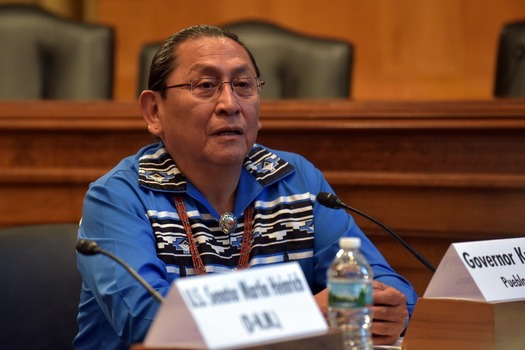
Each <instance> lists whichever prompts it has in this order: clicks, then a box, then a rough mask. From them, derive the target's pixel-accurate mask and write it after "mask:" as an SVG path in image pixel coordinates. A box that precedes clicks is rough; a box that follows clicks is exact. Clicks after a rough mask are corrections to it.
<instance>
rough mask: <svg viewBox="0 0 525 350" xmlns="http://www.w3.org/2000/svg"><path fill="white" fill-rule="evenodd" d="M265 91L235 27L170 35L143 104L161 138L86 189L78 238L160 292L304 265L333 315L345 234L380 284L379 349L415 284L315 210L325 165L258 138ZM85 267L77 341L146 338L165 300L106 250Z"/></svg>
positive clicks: (96, 343) (91, 343) (395, 330)
mask: <svg viewBox="0 0 525 350" xmlns="http://www.w3.org/2000/svg"><path fill="white" fill-rule="evenodd" d="M305 74H307V72H305ZM263 84H264V83H263V82H262V81H261V79H260V73H259V70H258V68H257V65H256V63H255V60H254V58H253V57H252V55H251V53H250V52H249V50H248V49H247V48H246V47H245V46H244V45H243V44H242V43H241V42H240V41H239V40H238V38H237V36H236V35H235V34H233V33H230V32H227V31H224V30H222V29H220V28H217V27H212V26H205V25H200V26H195V27H190V28H187V29H185V30H182V31H181V32H179V33H176V34H175V35H173V36H172V37H171V38H169V39H168V40H167V41H166V42H165V43H164V45H163V46H162V47H161V48H160V49H159V51H158V52H157V54H156V55H155V57H154V58H153V62H152V67H151V70H150V78H149V89H148V90H146V91H144V92H142V94H141V96H140V98H139V102H140V107H141V110H142V114H143V116H144V120H145V121H146V123H147V125H148V130H149V131H150V133H151V134H153V135H154V136H156V137H157V138H158V139H159V140H160V141H159V142H158V143H155V144H152V145H149V146H146V147H144V148H143V149H142V150H140V151H139V152H138V153H137V154H136V155H135V156H132V157H129V158H126V159H124V160H123V161H122V162H121V163H120V164H119V165H117V166H116V167H115V168H114V169H113V170H111V171H110V172H109V173H108V174H106V175H105V176H103V177H102V178H101V179H99V180H97V181H96V182H95V183H93V184H92V185H91V186H90V188H89V190H88V193H87V195H86V198H85V201H84V207H83V218H82V223H81V226H80V230H79V236H80V238H88V239H92V240H95V241H96V242H97V243H98V244H99V245H100V246H101V248H103V249H106V250H109V251H111V252H113V253H114V254H115V255H117V256H119V257H120V258H122V259H123V260H124V261H126V262H127V263H129V264H130V265H131V266H132V267H133V268H134V269H136V270H137V271H138V272H139V273H140V274H141V275H142V277H143V278H144V279H145V280H146V281H147V282H148V283H149V284H151V286H152V287H153V288H155V289H156V290H157V291H158V292H159V293H160V294H162V295H166V294H167V292H168V290H169V287H170V284H171V283H172V282H173V281H174V280H175V279H176V278H179V277H185V276H191V275H196V274H204V273H212V272H229V271H233V270H236V269H243V268H248V267H252V266H257V265H262V264H271V263H280V262H286V261H298V262H299V264H300V265H301V268H302V269H303V271H304V273H305V276H306V279H307V281H308V283H309V286H310V288H311V290H312V293H314V294H316V300H317V301H318V303H319V305H320V307H321V309H322V310H323V311H325V310H326V304H327V293H326V289H325V287H326V270H327V268H328V266H329V264H330V262H331V261H332V259H333V257H334V256H335V253H336V252H337V250H338V240H339V238H340V237H341V236H343V235H348V236H358V237H360V238H361V240H362V242H363V243H362V250H363V253H364V254H365V255H366V257H367V259H368V261H369V262H370V264H371V266H372V267H373V269H374V274H375V278H376V281H375V289H374V309H373V313H374V322H373V324H372V333H373V335H374V342H375V343H376V344H389V343H393V342H395V341H396V340H397V338H398V337H399V335H400V334H401V332H402V331H403V329H404V326H405V320H406V319H407V316H408V313H409V312H411V310H412V308H413V307H414V304H415V301H416V295H415V293H414V291H413V289H412V287H411V286H410V284H409V283H408V282H407V281H406V280H405V279H404V278H402V277H401V276H399V275H397V274H396V273H395V272H394V271H393V270H392V269H391V268H390V266H389V265H388V263H387V262H386V261H385V260H384V258H383V257H382V256H381V254H380V253H379V252H378V251H377V249H376V248H375V247H374V246H373V245H372V243H371V242H370V241H369V240H368V239H367V238H366V237H365V236H364V235H363V233H362V232H361V231H360V229H359V228H358V227H357V226H356V224H355V223H354V221H353V219H352V217H351V216H349V215H348V214H346V213H345V212H344V211H337V210H331V209H328V208H324V207H322V206H320V205H318V204H317V203H316V202H315V196H316V194H317V193H319V192H322V191H326V192H332V189H331V188H330V186H329V185H328V183H327V182H326V181H325V179H324V178H323V176H322V174H321V173H320V171H319V170H317V169H316V168H314V166H313V165H312V164H310V163H309V162H308V161H306V160H305V159H304V158H302V157H300V156H299V155H296V154H291V153H287V152H282V151H276V150H271V149H268V148H266V147H264V146H261V145H258V144H256V143H255V141H256V137H257V133H258V130H259V129H260V123H259V104H260V98H259V93H260V89H261V87H262V85H263ZM78 265H79V270H80V272H81V274H82V276H83V279H84V284H83V288H82V295H81V302H80V311H79V317H78V322H79V328H80V331H79V334H78V336H77V337H76V339H75V342H74V345H75V347H76V348H78V349H125V348H127V347H129V346H130V345H131V344H133V343H137V342H141V341H142V340H143V338H144V336H145V334H146V332H147V330H148V327H149V326H150V323H151V321H152V320H153V318H154V317H155V313H156V311H157V309H158V306H159V305H158V303H157V302H156V301H155V300H154V299H153V298H152V297H151V296H150V295H148V293H147V292H146V291H145V289H144V288H143V287H142V286H141V285H139V284H138V283H137V282H136V281H135V280H134V279H133V278H132V277H131V276H130V275H129V274H127V273H126V272H125V271H124V270H122V269H121V268H120V267H119V266H118V265H116V264H115V263H113V262H112V261H110V260H108V259H107V258H106V257H104V256H90V257H84V256H79V257H78ZM173 317H177V315H173ZM219 322H220V320H219Z"/></svg>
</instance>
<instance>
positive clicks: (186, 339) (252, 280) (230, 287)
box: [144, 262, 328, 349]
mask: <svg viewBox="0 0 525 350" xmlns="http://www.w3.org/2000/svg"><path fill="white" fill-rule="evenodd" d="M327 331H328V325H327V323H326V321H325V319H324V317H323V315H322V313H321V311H320V310H319V307H318V306H317V303H316V302H315V299H314V298H313V296H312V294H311V292H310V289H309V287H308V284H307V282H306V279H305V277H304V274H303V272H302V270H301V268H300V266H299V264H298V263H297V262H290V263H286V264H276V265H267V266H262V267H254V268H250V269H246V270H241V271H236V272H233V273H227V274H209V275H204V276H194V277H187V278H180V279H178V280H176V281H175V282H174V284H173V285H172V288H171V290H170V292H169V293H168V296H167V297H166V299H165V301H164V303H163V304H162V305H161V307H160V309H159V312H158V313H157V316H156V318H155V320H154V322H153V324H152V326H151V328H150V330H149V331H148V334H147V336H146V339H145V341H144V345H145V346H149V347H166V346H171V347H180V348H182V347H184V348H191V349H235V348H239V347H244V346H247V345H254V344H264V343H271V342H275V341H280V340H289V339H294V338H300V337H302V336H309V335H316V334H321V333H325V332H327Z"/></svg>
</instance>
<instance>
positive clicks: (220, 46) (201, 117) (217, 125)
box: [149, 37, 260, 172]
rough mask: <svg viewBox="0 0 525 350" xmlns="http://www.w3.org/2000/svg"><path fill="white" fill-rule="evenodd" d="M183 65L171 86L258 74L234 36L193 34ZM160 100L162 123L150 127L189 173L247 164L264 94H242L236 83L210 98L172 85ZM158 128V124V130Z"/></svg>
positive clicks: (182, 54)
mask: <svg viewBox="0 0 525 350" xmlns="http://www.w3.org/2000/svg"><path fill="white" fill-rule="evenodd" d="M177 50H178V51H177V56H178V57H179V64H178V66H177V67H176V68H175V69H174V71H173V72H172V73H171V75H170V76H169V77H168V79H167V82H166V86H170V85H175V84H182V83H189V82H191V81H192V80H193V79H195V78H217V79H219V80H220V81H223V82H224V81H228V82H229V81H232V79H236V78H241V77H254V76H256V72H255V67H253V65H252V63H251V61H250V58H249V56H248V54H247V53H246V51H245V50H244V49H243V48H242V47H241V46H240V45H239V44H237V43H236V42H234V41H233V40H231V39H229V38H208V37H203V38H199V39H190V40H188V41H186V42H184V43H182V44H181V45H180V46H179V47H178V49H177ZM157 101H158V122H157V124H156V125H154V127H152V125H151V124H150V126H149V129H150V131H152V130H154V131H152V132H153V133H154V134H155V135H157V136H159V137H160V138H161V139H162V140H163V142H164V144H165V145H166V147H167V149H168V151H169V152H170V154H171V156H172V157H173V159H174V160H175V162H176V163H177V165H178V166H179V167H180V168H181V170H182V171H183V172H184V171H185V169H193V168H195V167H196V166H197V167H199V166H203V167H206V166H208V165H213V166H241V165H242V163H243V161H244V158H245V157H246V155H247V153H248V152H249V151H250V150H251V148H252V146H253V144H254V143H255V140H256V137H257V132H258V130H259V128H260V124H259V96H258V95H255V96H251V97H244V98H243V97H239V96H237V95H236V94H235V93H234V92H233V91H232V89H231V85H230V84H223V85H222V88H221V91H220V94H217V95H215V96H214V97H211V98H208V99H202V98H199V97H198V96H195V95H194V94H192V92H191V91H190V88H189V87H180V88H173V89H167V90H166V98H165V99H160V98H157ZM155 128H156V129H155Z"/></svg>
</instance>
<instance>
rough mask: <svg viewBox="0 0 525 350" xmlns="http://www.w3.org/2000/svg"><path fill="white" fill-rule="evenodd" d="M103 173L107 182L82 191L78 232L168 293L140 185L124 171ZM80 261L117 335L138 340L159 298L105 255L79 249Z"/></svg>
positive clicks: (85, 276)
mask: <svg viewBox="0 0 525 350" xmlns="http://www.w3.org/2000/svg"><path fill="white" fill-rule="evenodd" d="M129 176H131V177H133V176H132V175H129ZM135 178H136V177H135ZM103 179H104V181H105V182H104V181H101V180H99V181H97V182H96V183H94V184H92V185H91V186H90V189H89V190H88V192H87V194H86V198H85V200H84V205H83V216H82V222H81V225H80V229H79V238H86V239H90V240H94V241H95V242H97V244H98V245H99V247H100V248H102V249H104V250H106V251H108V252H110V253H112V254H114V255H115V256H117V257H119V258H120V259H122V260H123V261H124V262H126V263H127V264H129V265H130V266H131V268H133V269H135V270H136V271H138V272H139V273H140V275H141V276H142V277H143V278H144V279H145V280H146V282H147V283H149V284H150V285H151V286H152V287H153V288H154V289H155V290H157V291H158V292H159V293H160V294H161V295H166V294H167V292H168V289H169V286H170V283H169V282H170V281H168V280H167V273H166V269H165V267H164V264H163V263H162V262H161V261H160V260H159V259H158V257H157V254H156V251H155V247H156V242H155V238H154V235H153V233H152V228H151V223H150V222H149V220H148V219H147V217H146V213H145V209H144V205H143V204H142V203H141V202H140V199H139V198H140V196H138V195H136V192H137V191H140V189H139V188H137V186H136V185H135V186H133V185H131V184H132V183H133V181H132V180H130V181H127V180H126V176H125V172H122V173H121V174H120V175H119V176H113V177H109V178H103ZM134 182H135V183H136V180H135V181H134ZM78 267H79V271H80V273H81V275H82V277H83V280H84V283H85V286H86V287H87V288H88V290H89V293H91V294H92V295H93V298H94V299H95V300H96V302H97V304H98V306H99V307H100V309H101V310H102V312H103V313H104V315H105V316H106V319H107V320H108V322H109V323H110V324H111V327H112V328H113V329H114V330H115V333H116V334H118V335H119V336H120V338H121V340H122V341H123V342H124V343H126V344H128V345H131V344H133V343H136V342H140V341H142V339H143V338H144V336H145V335H146V332H147V330H148V328H149V326H150V324H151V322H152V320H153V319H154V317H155V314H156V312H157V310H158V307H159V303H158V302H157V301H156V300H155V299H154V298H153V297H152V296H151V295H150V294H149V292H148V291H147V290H146V289H145V288H144V287H143V286H142V285H141V284H139V283H137V281H136V280H135V279H134V278H133V277H132V276H131V275H130V274H129V273H128V272H127V271H126V270H125V269H124V268H123V267H122V266H120V265H119V264H118V263H116V262H115V261H113V260H112V259H110V258H109V257H107V256H105V255H102V254H98V255H93V256H83V255H81V254H79V255H78ZM90 302H94V301H93V300H91V301H90ZM80 312H82V310H80Z"/></svg>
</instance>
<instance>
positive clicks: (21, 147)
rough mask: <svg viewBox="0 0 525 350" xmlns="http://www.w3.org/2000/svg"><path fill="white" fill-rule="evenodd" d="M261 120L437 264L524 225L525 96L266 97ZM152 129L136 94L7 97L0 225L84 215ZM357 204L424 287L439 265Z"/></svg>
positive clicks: (1, 132) (0, 141) (396, 262)
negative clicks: (93, 193) (467, 244)
mask: <svg viewBox="0 0 525 350" xmlns="http://www.w3.org/2000/svg"><path fill="white" fill-rule="evenodd" d="M261 122H262V125H263V129H262V130H261V132H260V134H259V138H258V140H259V142H260V143H262V144H265V145H267V146H269V147H273V148H278V149H283V150H289V151H294V152H297V153H300V154H302V155H304V156H305V157H306V158H307V159H309V160H310V161H312V162H313V163H314V164H315V165H316V166H317V167H318V168H319V169H321V171H323V173H324V175H325V176H326V178H327V179H328V181H329V182H330V184H331V185H332V186H333V188H334V191H335V192H336V193H337V194H338V195H339V196H340V197H341V198H342V199H343V200H344V201H345V202H346V203H348V204H349V205H351V206H353V207H355V208H357V209H359V210H361V211H363V212H365V213H367V214H368V215H371V216H372V217H374V218H376V219H377V220H380V221H381V222H383V223H384V224H386V225H387V226H389V227H390V228H391V229H393V230H394V231H396V232H397V233H398V234H400V235H401V236H402V237H404V238H405V239H406V240H407V241H408V242H409V243H410V244H412V245H413V246H414V247H415V248H416V249H417V250H418V251H419V252H421V253H422V254H423V255H424V256H426V257H427V258H428V259H429V260H430V261H431V262H432V263H433V264H434V265H436V266H437V265H438V264H439V261H440V259H441V257H442V256H443V254H444V252H445V250H446V249H447V248H448V246H449V245H450V244H451V243H453V242H458V241H468V240H481V239H495V238H505V237H519V236H523V235H524V231H523V230H524V228H525V217H524V216H523V215H522V213H523V212H524V211H525V101H521V100H500V101H497V100H494V101H456V102H454V101H448V102H439V101H435V102H403V101H398V102H395V101H391V102H368V101H362V102H359V101H334V100H332V101H273V102H271V101H267V102H263V103H262V105H261ZM150 141H151V136H150V135H148V133H147V130H146V126H145V123H144V121H143V120H142V117H141V116H140V112H139V110H138V107H137V105H136V103H127V102H30V103H28V102H12V103H8V102H5V103H1V104H0V149H2V150H3V151H2V152H3V153H2V157H0V226H13V225H23V224H34V223H53V222H78V220H79V219H80V216H81V206H82V200H83V197H84V195H85V192H86V190H87V187H88V185H89V183H90V182H92V181H94V180H95V179H96V178H98V177H100V176H102V175H103V174H104V173H105V172H107V171H108V170H109V169H110V168H112V167H113V166H114V165H115V164H116V163H117V162H118V161H119V160H121V159H122V158H123V157H125V156H128V155H132V154H134V153H136V152H137V150H138V149H139V148H140V147H142V146H143V145H145V144H147V143H149V142H150ZM354 216H355V217H356V221H357V222H358V224H359V226H360V227H361V228H362V229H363V231H364V232H365V233H366V234H367V235H368V236H369V237H370V238H371V240H372V241H373V242H374V243H375V244H377V246H378V247H379V248H380V250H381V252H383V254H384V255H385V257H386V258H387V259H388V261H390V263H391V264H392V265H393V266H394V268H395V269H396V270H398V271H399V272H400V273H402V274H403V275H404V276H406V277H407V278H408V279H409V280H410V281H411V282H412V283H413V284H414V286H415V287H416V290H417V291H418V292H419V293H420V294H421V293H423V292H424V290H425V288H426V286H427V284H428V282H429V281H430V278H431V276H432V274H431V273H430V272H429V271H427V270H426V268H424V267H423V266H422V265H421V264H420V263H419V262H418V261H417V260H416V259H415V258H414V257H412V256H411V255H409V254H408V253H407V252H405V251H404V250H403V248H402V247H401V246H400V245H399V244H398V243H397V242H396V241H395V240H394V239H393V238H392V237H390V236H389V235H388V234H387V233H385V232H383V230H381V229H380V228H378V227H377V226H376V225H374V224H373V223H371V222H369V221H367V220H364V219H362V218H360V217H359V216H356V215H354Z"/></svg>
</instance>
